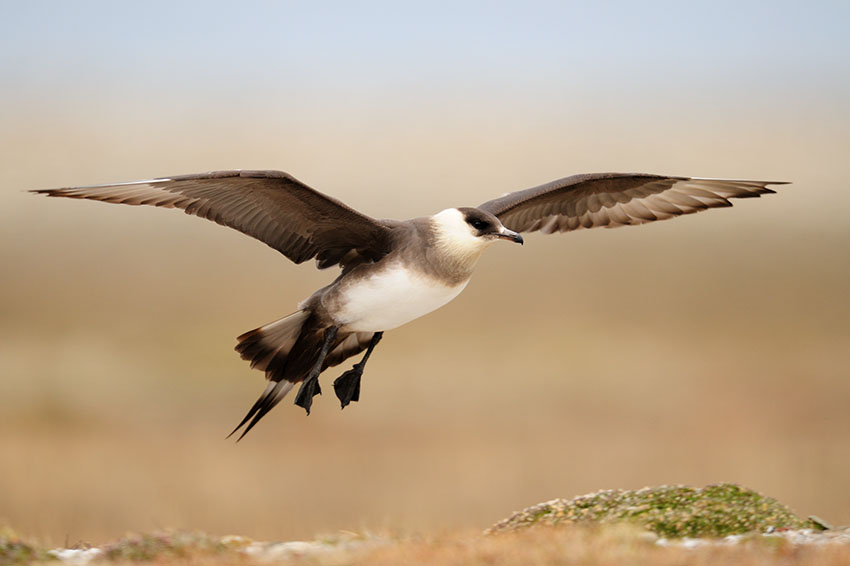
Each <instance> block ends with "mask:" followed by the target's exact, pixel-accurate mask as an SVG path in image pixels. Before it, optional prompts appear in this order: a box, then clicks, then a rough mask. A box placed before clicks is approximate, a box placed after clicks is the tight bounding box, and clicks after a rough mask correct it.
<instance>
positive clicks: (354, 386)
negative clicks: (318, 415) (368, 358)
mask: <svg viewBox="0 0 850 566" xmlns="http://www.w3.org/2000/svg"><path fill="white" fill-rule="evenodd" d="M361 377H363V364H362V363H359V364H354V367H353V368H351V369H350V370H348V371H347V372H345V373H344V374H342V375H341V376H339V377H338V378H336V380H335V381H334V391H335V392H336V396H337V397H338V398H339V402H340V404H341V405H342V408H343V409H344V408H345V407H346V405H348V404H349V403H351V402H352V401H359V400H360V378H361Z"/></svg>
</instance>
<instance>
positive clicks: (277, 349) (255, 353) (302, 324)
mask: <svg viewBox="0 0 850 566" xmlns="http://www.w3.org/2000/svg"><path fill="white" fill-rule="evenodd" d="M309 320H310V313H309V311H306V310H300V311H296V312H294V313H292V314H290V315H289V316H285V317H283V318H281V319H279V320H276V321H274V322H271V323H269V324H266V325H264V326H261V327H259V328H255V329H254V330H251V331H249V332H246V333H245V334H242V335H241V336H239V337H237V338H236V340H237V342H238V343H237V344H236V351H237V352H239V355H240V356H242V359H243V360H248V361H249V362H251V367H252V368H257V369H260V370H263V371H264V372H266V379H268V381H269V383H268V385H267V386H266V389H265V391H263V393H262V395H260V398H259V399H257V401H256V402H255V403H254V405H253V406H252V407H251V409H250V410H249V411H248V414H246V415H245V418H244V419H242V421H241V422H240V423H239V425H237V427H236V428H234V429H233V432H231V433H230V434H229V435H227V436H228V438H230V436H232V435H233V433H235V432H236V431H237V430H239V429H240V428H242V427H243V426H245V424H246V423H247V424H248V426H247V427H246V428H245V430H244V431H242V434H241V435H240V436H239V440H241V439H242V437H243V436H245V435H246V434H248V431H249V430H251V429H252V428H253V427H254V425H255V424H257V423H258V422H259V421H260V419H262V418H263V416H265V414H266V413H268V412H269V411H271V410H272V409H273V408H274V407H275V405H277V404H278V403H280V401H281V400H282V399H283V398H284V397H286V394H287V393H289V391H290V390H291V389H292V388H293V387H294V386H295V383H296V382H297V381H300V380H301V379H303V376H294V375H292V374H293V371H292V370H293V369H296V368H293V367H292V364H288V363H287V361H288V360H289V357H290V353H293V354H296V353H297V352H293V350H297V351H300V352H301V353H302V354H303V353H305V352H306V351H309V350H310V348H309V346H307V348H305V347H303V346H306V344H304V343H305V342H311V340H310V338H311V337H312V336H311V335H313V334H316V332H315V331H313V332H311V331H310V330H309V326H311V325H310V324H309V322H308V321H309ZM296 357H298V358H301V357H303V355H301V356H296ZM300 365H303V364H300ZM299 377H300V379H299ZM248 421H250V423H249V422H248Z"/></svg>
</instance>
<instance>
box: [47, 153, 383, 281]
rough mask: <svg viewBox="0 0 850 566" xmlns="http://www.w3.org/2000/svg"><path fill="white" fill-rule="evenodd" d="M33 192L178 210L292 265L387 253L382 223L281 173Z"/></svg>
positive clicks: (350, 262) (353, 261)
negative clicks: (246, 239) (247, 239)
mask: <svg viewBox="0 0 850 566" xmlns="http://www.w3.org/2000/svg"><path fill="white" fill-rule="evenodd" d="M33 192H36V193H43V194H47V195H50V196H59V197H69V198H84V199H92V200H100V201H105V202H112V203H120V204H130V205H141V204H146V205H151V206H160V207H165V208H181V209H183V210H184V211H185V212H186V213H187V214H194V215H195V216H200V217H201V218H207V219H209V220H212V221H214V222H217V223H219V224H222V225H224V226H228V227H230V228H233V229H235V230H238V231H240V232H242V233H243V234H247V235H248V236H251V237H253V238H256V239H258V240H260V241H261V242H264V243H266V244H268V245H269V246H271V247H272V248H274V249H276V250H278V251H279V252H280V253H282V254H283V255H285V256H286V257H288V258H289V259H291V260H292V261H294V262H295V263H301V262H303V261H306V260H308V259H310V258H314V257H315V258H316V262H317V265H318V267H319V268H325V267H330V266H332V265H336V264H341V265H342V266H343V267H349V268H350V267H352V266H354V265H357V264H359V263H362V262H364V261H377V260H378V259H380V258H381V257H383V256H384V255H386V254H387V253H388V251H389V249H388V248H389V237H388V230H387V228H386V227H385V226H383V225H382V224H380V223H379V222H377V221H376V220H374V219H372V218H369V217H368V216H365V215H363V214H360V213H359V212H357V211H356V210H354V209H352V208H350V207H348V206H346V205H345V204H343V203H341V202H340V201H338V200H336V199H333V198H331V197H329V196H326V195H323V194H322V193H320V192H318V191H316V190H314V189H312V188H310V187H308V186H307V185H305V184H304V183H302V182H300V181H298V180H297V179H295V178H294V177H292V176H290V175H288V174H286V173H283V172H281V171H240V170H237V171H213V172H210V173H201V174H198V175H181V176H177V177H169V178H161V179H151V180H147V181H135V182H131V183H119V184H114V185H97V186H90V187H72V188H64V189H45V190H36V191H33Z"/></svg>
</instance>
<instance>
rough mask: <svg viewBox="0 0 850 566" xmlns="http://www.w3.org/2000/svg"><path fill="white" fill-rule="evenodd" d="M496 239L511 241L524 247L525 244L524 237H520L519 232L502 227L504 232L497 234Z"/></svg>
mask: <svg viewBox="0 0 850 566" xmlns="http://www.w3.org/2000/svg"><path fill="white" fill-rule="evenodd" d="M496 237H497V238H499V239H500V240H510V241H511V242H516V243H517V244H519V245H522V243H523V239H522V236H520V235H519V233H518V232H514V231H513V230H508V229H507V228H505V227H504V226H502V230H501V231H500V232H499V233H498V234H496Z"/></svg>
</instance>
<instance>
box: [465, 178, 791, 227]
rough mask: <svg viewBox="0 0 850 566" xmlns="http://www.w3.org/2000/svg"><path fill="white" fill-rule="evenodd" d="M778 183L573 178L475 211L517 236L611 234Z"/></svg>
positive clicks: (756, 193)
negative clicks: (536, 233) (597, 229)
mask: <svg viewBox="0 0 850 566" xmlns="http://www.w3.org/2000/svg"><path fill="white" fill-rule="evenodd" d="M784 184H786V183H785V182H782V181H734V180H728V179H699V178H695V177H693V178H692V177H665V176H662V175H646V174H642V173H593V174H590V175H573V176H572V177H566V178H564V179H558V180H557V181H552V182H551V183H547V184H545V185H540V186H539V187H532V188H530V189H526V190H524V191H517V192H514V193H509V194H507V195H505V196H503V197H500V198H497V199H493V200H490V201H487V202H485V203H484V204H482V205H480V206H479V207H478V208H480V209H482V210H485V211H487V212H490V213H491V214H494V215H495V216H497V217H498V218H499V220H501V221H502V224H504V225H505V227H507V228H509V229H511V230H515V231H517V232H534V231H536V230H540V231H541V232H543V233H544V234H551V233H553V232H568V231H570V230H578V229H579V228H595V227H597V226H604V227H606V228H615V227H617V226H629V225H633V224H643V223H645V222H653V221H655V220H666V219H667V218H673V217H674V216H680V215H682V214H691V213H694V212H699V211H701V210H706V209H708V208H714V207H720V206H732V203H731V202H729V199H733V198H750V197H758V196H760V195H762V194H766V193H773V192H775V191H773V190H771V189H769V188H767V185H784Z"/></svg>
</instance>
